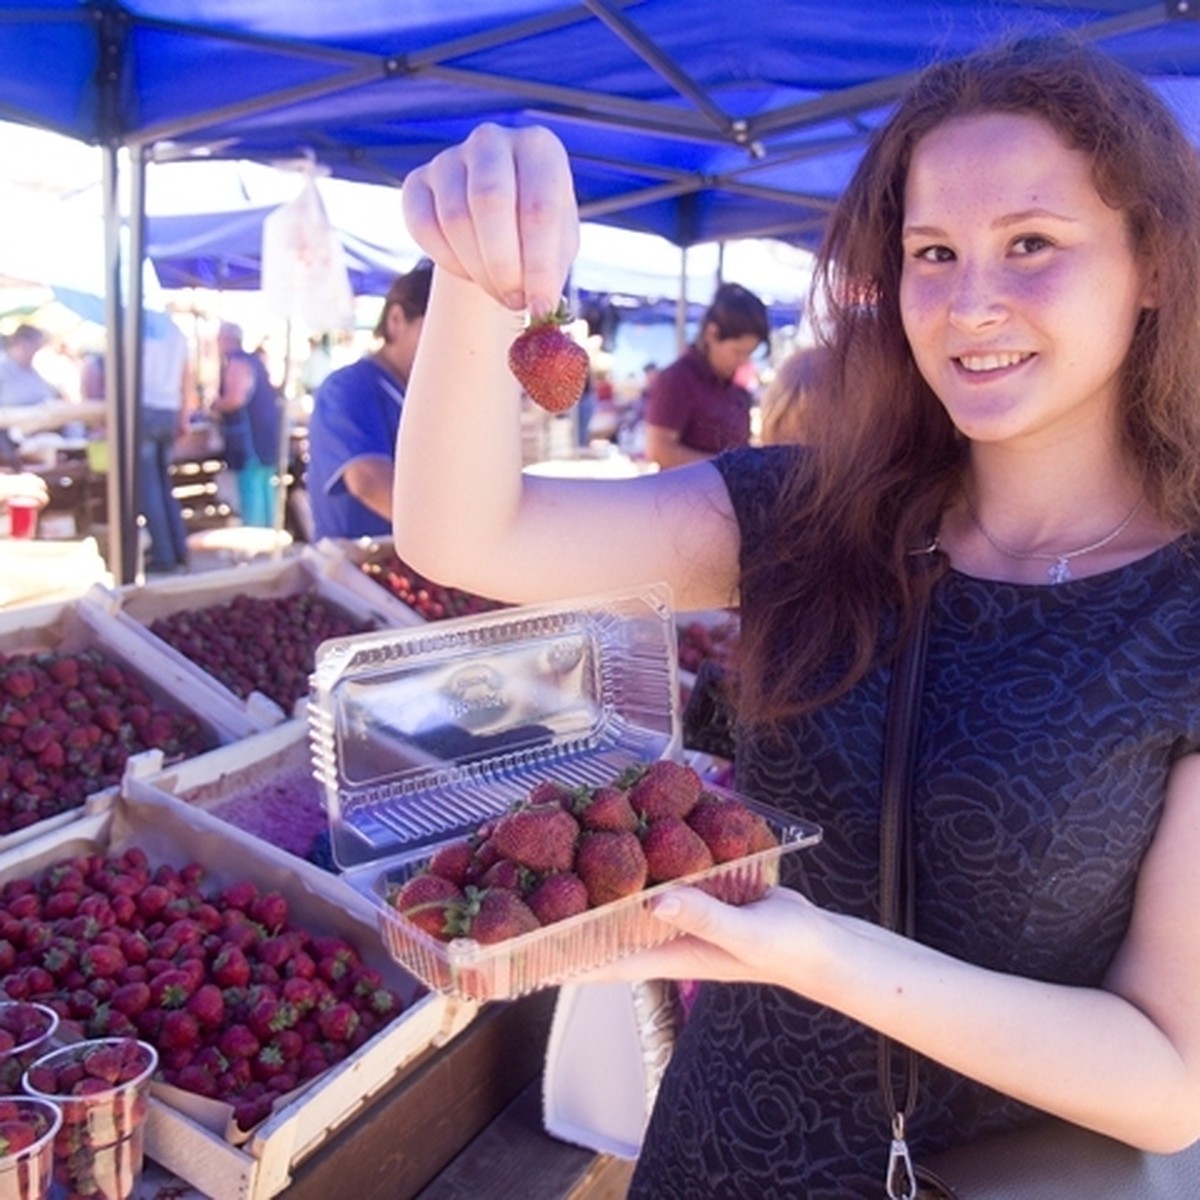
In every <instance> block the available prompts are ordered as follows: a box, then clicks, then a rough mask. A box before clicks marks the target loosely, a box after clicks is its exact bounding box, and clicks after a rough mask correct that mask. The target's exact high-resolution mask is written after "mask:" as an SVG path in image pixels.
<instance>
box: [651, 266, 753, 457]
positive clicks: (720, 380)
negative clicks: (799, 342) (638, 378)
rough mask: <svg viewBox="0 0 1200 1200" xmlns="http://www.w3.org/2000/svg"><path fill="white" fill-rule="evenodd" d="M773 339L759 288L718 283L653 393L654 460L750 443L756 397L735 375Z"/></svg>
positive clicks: (705, 453) (704, 453)
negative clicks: (697, 327) (692, 332)
mask: <svg viewBox="0 0 1200 1200" xmlns="http://www.w3.org/2000/svg"><path fill="white" fill-rule="evenodd" d="M770 337H771V327H770V323H769V321H768V319H767V309H766V305H764V304H763V302H762V301H761V300H760V299H759V298H758V297H757V296H756V295H755V294H754V293H753V292H751V291H749V290H748V289H746V288H744V287H742V286H741V285H740V284H737V283H724V284H722V285H721V286H720V287H719V288H717V291H716V295H714V296H713V301H712V303H711V304H710V305H709V307H708V309H707V311H706V312H705V314H704V317H703V319H702V320H701V322H700V332H699V334H698V336H697V337H696V340H695V341H694V342H693V343H692V345H691V346H689V347H688V349H687V350H686V351H684V353H683V354H682V355H681V356H680V357H679V358H677V359H676V360H675V361H674V362H673V363H672V364H671V365H670V366H669V367H665V368H664V369H663V370H661V371H659V372H658V374H657V376H656V377H655V379H654V382H653V383H652V384H651V386H650V388H649V389H648V391H647V395H646V422H645V428H646V457H647V458H648V459H650V461H651V462H656V463H658V465H659V466H660V467H664V468H665V467H679V466H683V465H684V464H685V463H692V462H701V461H703V460H704V459H709V458H712V457H713V456H714V455H716V454H719V453H720V452H721V451H722V450H732V449H734V448H736V447H738V446H745V445H748V444H749V442H750V409H751V408H752V407H753V403H754V398H753V397H752V396H751V395H750V393H749V392H748V391H747V390H746V389H745V388H744V387H742V386H741V385H740V384H738V383H737V382H736V381H735V379H734V376H735V375H736V374H737V372H738V370H739V369H740V368H742V367H743V366H744V365H745V364H746V363H748V362H749V361H750V357H751V355H752V354H754V352H755V351H756V350H757V349H758V347H759V346H760V345H762V344H763V343H764V342H769V341H770Z"/></svg>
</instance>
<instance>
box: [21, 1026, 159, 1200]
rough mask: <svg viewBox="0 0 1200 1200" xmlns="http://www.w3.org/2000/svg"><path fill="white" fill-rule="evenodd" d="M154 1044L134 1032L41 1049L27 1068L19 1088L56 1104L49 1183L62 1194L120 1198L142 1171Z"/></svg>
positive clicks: (103, 1199) (131, 1188) (82, 1198)
mask: <svg viewBox="0 0 1200 1200" xmlns="http://www.w3.org/2000/svg"><path fill="white" fill-rule="evenodd" d="M157 1066H158V1054H157V1052H156V1051H155V1049H154V1047H153V1046H150V1045H148V1044H147V1043H146V1042H142V1041H138V1040H137V1039H136V1038H100V1039H96V1040H90V1041H84V1042H77V1043H76V1044H75V1045H72V1046H64V1047H61V1048H60V1049H58V1050H51V1051H50V1052H48V1053H47V1054H44V1055H42V1056H41V1057H40V1058H39V1059H37V1061H36V1062H34V1063H33V1064H32V1065H31V1066H30V1068H29V1070H27V1071H26V1072H25V1079H24V1086H25V1090H26V1091H27V1092H28V1093H29V1094H30V1095H31V1096H34V1097H37V1098H39V1099H41V1100H45V1101H47V1102H49V1103H52V1104H54V1105H55V1106H56V1107H57V1108H58V1109H59V1110H60V1112H61V1113H62V1125H61V1126H60V1128H59V1130H58V1133H57V1134H56V1135H55V1137H54V1182H55V1183H56V1184H58V1185H60V1186H61V1187H62V1188H64V1189H65V1191H66V1194H67V1196H69V1197H72V1198H76V1197H77V1198H78V1200H86V1198H88V1197H97V1198H98V1200H125V1197H129V1196H132V1195H133V1194H134V1193H135V1192H136V1190H137V1186H138V1183H139V1182H140V1181H141V1177H142V1165H143V1161H144V1149H145V1125H146V1114H147V1112H148V1110H149V1104H150V1079H151V1076H152V1075H153V1074H154V1070H155V1068H156V1067H157Z"/></svg>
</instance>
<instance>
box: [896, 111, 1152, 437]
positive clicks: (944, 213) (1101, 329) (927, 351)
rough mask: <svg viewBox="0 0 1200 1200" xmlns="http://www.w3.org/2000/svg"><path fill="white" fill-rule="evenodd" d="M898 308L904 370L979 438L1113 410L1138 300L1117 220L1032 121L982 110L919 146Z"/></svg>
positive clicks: (910, 183)
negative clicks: (907, 355)
mask: <svg viewBox="0 0 1200 1200" xmlns="http://www.w3.org/2000/svg"><path fill="white" fill-rule="evenodd" d="M903 238H904V265H903V269H902V273H901V284H900V307H901V313H902V316H903V320H904V329H905V333H906V334H907V336H908V340H909V344H910V346H911V347H912V352H913V356H914V358H915V360H916V363H917V366H918V368H919V370H920V371H921V374H922V375H923V376H924V378H925V380H926V381H927V382H928V384H929V386H930V387H931V388H932V389H933V391H934V392H935V393H936V394H937V396H938V398H939V399H940V400H941V402H942V404H943V405H944V406H945V408H946V411H947V412H948V413H949V415H950V418H951V420H953V422H954V424H955V425H956V426H957V427H958V429H959V430H960V431H961V432H962V433H963V434H965V435H966V436H967V437H970V438H972V439H974V440H977V441H981V442H983V441H1013V440H1017V441H1019V440H1022V439H1031V438H1032V439H1035V440H1042V439H1045V438H1046V437H1050V438H1052V439H1058V438H1059V437H1061V436H1063V435H1065V434H1069V432H1070V430H1071V429H1073V428H1079V427H1080V426H1081V425H1085V426H1087V427H1091V426H1092V425H1093V423H1094V422H1095V421H1097V420H1106V421H1111V420H1112V417H1113V415H1114V413H1115V410H1116V404H1117V400H1118V375H1119V371H1120V367H1121V363H1122V361H1123V359H1124V358H1125V355H1126V352H1127V351H1128V349H1129V344H1130V340H1131V339H1132V336H1133V331H1134V327H1135V325H1136V323H1137V319H1138V315H1139V312H1140V311H1141V309H1142V308H1144V307H1146V306H1147V304H1149V303H1150V296H1149V289H1148V287H1147V285H1146V282H1145V281H1144V280H1143V278H1142V272H1141V270H1140V269H1139V265H1138V262H1137V260H1136V258H1135V256H1134V252H1133V249H1132V246H1131V244H1130V239H1129V235H1128V232H1127V229H1126V223H1125V219H1124V216H1123V214H1122V213H1121V212H1119V211H1117V210H1116V209H1113V208H1110V207H1109V206H1108V205H1107V204H1106V203H1105V202H1104V200H1103V199H1102V198H1101V196H1100V194H1099V193H1098V192H1097V190H1096V187H1095V184H1094V183H1093V181H1092V173H1091V165H1090V162H1089V160H1088V158H1087V156H1086V155H1084V154H1083V153H1081V152H1080V151H1077V150H1072V149H1070V148H1069V147H1068V146H1067V145H1065V144H1064V142H1063V141H1062V140H1061V138H1060V137H1059V135H1058V134H1057V132H1056V131H1055V130H1054V129H1053V128H1052V127H1051V126H1050V125H1049V124H1048V123H1047V122H1045V121H1043V120H1042V119H1040V118H1038V117H1030V116H1023V115H1017V114H1012V113H999V112H986V113H980V114H978V115H972V116H968V117H959V118H955V119H953V120H950V121H947V122H945V123H944V124H942V125H940V126H938V127H937V128H936V129H934V130H933V131H932V132H930V133H929V134H927V135H926V136H925V137H924V138H922V139H921V141H920V142H918V143H917V145H916V147H915V149H914V151H913V156H912V162H911V165H910V167H909V172H908V178H907V181H906V186H905V212H904V233H903Z"/></svg>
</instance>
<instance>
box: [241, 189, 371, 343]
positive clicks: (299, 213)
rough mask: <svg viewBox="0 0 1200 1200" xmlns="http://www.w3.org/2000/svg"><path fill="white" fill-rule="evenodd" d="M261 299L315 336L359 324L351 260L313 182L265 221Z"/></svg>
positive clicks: (272, 310)
mask: <svg viewBox="0 0 1200 1200" xmlns="http://www.w3.org/2000/svg"><path fill="white" fill-rule="evenodd" d="M262 296H263V302H264V303H265V304H266V306H267V308H268V309H269V310H270V311H271V312H273V313H276V314H277V315H278V316H281V317H286V318H289V319H291V320H300V321H303V323H304V325H305V326H306V327H307V328H308V330H309V331H310V332H311V333H326V332H329V331H335V330H340V329H350V328H352V327H353V325H354V292H353V289H352V288H351V286H350V275H349V273H348V272H347V270H346V256H345V253H344V251H343V250H342V243H341V241H340V240H339V239H338V235H337V231H336V230H335V229H334V227H333V225H332V224H331V223H330V220H329V217H328V215H327V214H326V212H325V205H324V203H323V201H322V200H321V193H320V192H318V191H317V182H316V179H314V178H312V177H310V178H309V179H308V180H307V181H306V182H305V184H304V187H303V188H302V189H301V192H300V194H299V195H298V196H297V197H296V198H295V199H294V200H292V201H291V202H290V203H288V204H284V205H282V206H281V207H280V208H277V209H276V210H275V211H274V212H273V213H271V214H270V215H269V216H268V217H267V219H266V220H265V221H264V222H263V248H262Z"/></svg>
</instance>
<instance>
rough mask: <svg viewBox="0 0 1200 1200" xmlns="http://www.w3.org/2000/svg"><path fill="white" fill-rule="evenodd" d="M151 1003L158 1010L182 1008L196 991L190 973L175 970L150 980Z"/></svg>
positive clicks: (164, 972)
mask: <svg viewBox="0 0 1200 1200" xmlns="http://www.w3.org/2000/svg"><path fill="white" fill-rule="evenodd" d="M149 982H150V1003H151V1004H153V1005H154V1006H155V1007H156V1008H182V1007H183V1006H184V1005H185V1004H186V1003H187V999H188V997H189V996H190V995H191V994H192V993H193V992H194V991H195V990H196V984H195V982H193V978H192V975H191V973H190V972H187V971H184V970H182V969H178V968H173V969H171V970H167V971H160V972H159V973H158V974H156V975H153V976H151V978H150V981H149Z"/></svg>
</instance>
